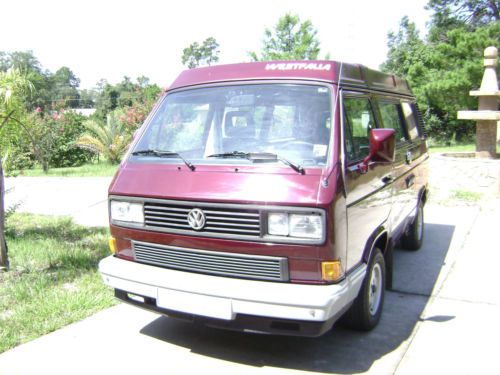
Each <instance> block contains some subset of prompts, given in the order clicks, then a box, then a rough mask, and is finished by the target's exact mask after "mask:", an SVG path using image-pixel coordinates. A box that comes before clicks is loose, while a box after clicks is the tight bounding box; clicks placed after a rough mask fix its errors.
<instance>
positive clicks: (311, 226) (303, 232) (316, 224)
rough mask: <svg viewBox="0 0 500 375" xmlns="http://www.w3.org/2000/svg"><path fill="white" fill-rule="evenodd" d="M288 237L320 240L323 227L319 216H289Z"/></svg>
mask: <svg viewBox="0 0 500 375" xmlns="http://www.w3.org/2000/svg"><path fill="white" fill-rule="evenodd" d="M290 236H292V237H305V238H316V239H320V238H321V237H322V236H323V226H322V225H321V216H319V215H296V214H292V215H290Z"/></svg>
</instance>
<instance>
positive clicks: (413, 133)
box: [402, 102, 419, 141]
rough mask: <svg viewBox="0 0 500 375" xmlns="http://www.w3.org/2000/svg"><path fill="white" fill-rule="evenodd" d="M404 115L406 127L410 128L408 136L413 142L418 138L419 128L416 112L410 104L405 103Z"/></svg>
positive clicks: (403, 105)
mask: <svg viewBox="0 0 500 375" xmlns="http://www.w3.org/2000/svg"><path fill="white" fill-rule="evenodd" d="M402 107H403V114H404V116H405V120H406V125H407V126H408V134H409V136H410V139H411V140H412V141H413V140H415V139H417V138H418V136H419V134H418V127H417V118H416V112H415V111H414V110H413V106H412V105H411V104H410V103H407V102H405V103H403V104H402Z"/></svg>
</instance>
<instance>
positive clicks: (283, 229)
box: [267, 212, 288, 236]
mask: <svg viewBox="0 0 500 375" xmlns="http://www.w3.org/2000/svg"><path fill="white" fill-rule="evenodd" d="M267 227H268V233H269V234H272V235H275V236H288V214H284V213H277V212H272V213H270V214H269V216H268V217H267Z"/></svg>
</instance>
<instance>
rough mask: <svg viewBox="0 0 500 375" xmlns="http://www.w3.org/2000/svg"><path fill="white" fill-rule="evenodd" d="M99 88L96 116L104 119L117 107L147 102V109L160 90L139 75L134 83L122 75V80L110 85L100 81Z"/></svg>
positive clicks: (151, 105) (133, 105)
mask: <svg viewBox="0 0 500 375" xmlns="http://www.w3.org/2000/svg"><path fill="white" fill-rule="evenodd" d="M99 84H100V87H101V88H100V90H99V91H98V94H97V97H96V99H95V103H96V116H97V117H98V118H99V119H101V120H103V121H104V120H105V119H106V117H107V115H108V114H110V113H111V112H112V111H114V110H116V109H117V108H122V109H123V108H127V107H136V106H138V105H142V104H144V102H147V103H148V104H147V107H149V110H151V108H152V107H153V104H154V103H151V102H153V101H156V99H157V97H158V94H159V93H160V92H161V89H160V87H158V86H157V85H155V84H151V83H149V78H147V77H144V76H141V77H139V78H137V81H136V83H134V82H133V81H131V79H130V78H129V77H123V80H122V81H121V82H120V83H118V84H116V85H111V84H109V83H108V82H106V81H105V80H101V81H100V83H99Z"/></svg>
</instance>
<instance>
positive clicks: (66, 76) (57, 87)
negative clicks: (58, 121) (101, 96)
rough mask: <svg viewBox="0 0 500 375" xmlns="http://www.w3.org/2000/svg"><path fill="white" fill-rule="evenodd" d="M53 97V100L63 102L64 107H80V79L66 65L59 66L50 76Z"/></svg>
mask: <svg viewBox="0 0 500 375" xmlns="http://www.w3.org/2000/svg"><path fill="white" fill-rule="evenodd" d="M50 84H51V97H52V100H53V101H56V102H61V103H63V106H64V108H78V107H79V106H80V93H79V92H78V87H79V86H80V80H79V79H78V77H77V76H76V75H75V74H74V73H73V72H72V71H71V69H69V68H68V67H66V66H63V67H62V68H59V69H58V70H57V71H56V72H55V74H54V75H52V76H51V77H50Z"/></svg>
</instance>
